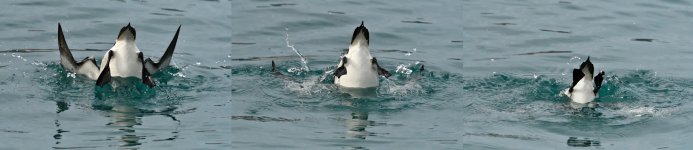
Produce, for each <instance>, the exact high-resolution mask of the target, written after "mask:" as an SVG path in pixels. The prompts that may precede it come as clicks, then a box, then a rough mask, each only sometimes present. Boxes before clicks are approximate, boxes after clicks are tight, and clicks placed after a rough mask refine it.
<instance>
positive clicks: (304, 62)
mask: <svg viewBox="0 0 693 150" xmlns="http://www.w3.org/2000/svg"><path fill="white" fill-rule="evenodd" d="M284 34H285V35H286V36H285V37H286V38H285V39H284V41H285V42H286V47H288V48H291V50H293V51H294V53H296V55H298V57H300V58H301V63H303V64H302V66H303V70H305V71H310V68H308V60H307V59H306V57H303V55H301V52H299V51H298V49H296V47H294V45H291V43H290V42H289V28H288V27H286V28H284Z"/></svg>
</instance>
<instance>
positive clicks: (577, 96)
mask: <svg viewBox="0 0 693 150" xmlns="http://www.w3.org/2000/svg"><path fill="white" fill-rule="evenodd" d="M593 74H594V65H593V64H592V62H590V59H589V57H588V58H587V60H586V61H585V62H583V63H582V64H581V65H580V69H573V83H572V84H571V87H570V88H568V89H566V90H565V92H564V93H563V94H565V95H566V96H568V97H570V99H571V101H572V102H575V103H578V104H587V103H590V102H592V101H594V99H595V98H596V97H597V95H598V92H599V89H600V88H601V86H602V81H603V80H604V71H601V72H599V74H598V75H597V76H595V77H594V78H593Z"/></svg>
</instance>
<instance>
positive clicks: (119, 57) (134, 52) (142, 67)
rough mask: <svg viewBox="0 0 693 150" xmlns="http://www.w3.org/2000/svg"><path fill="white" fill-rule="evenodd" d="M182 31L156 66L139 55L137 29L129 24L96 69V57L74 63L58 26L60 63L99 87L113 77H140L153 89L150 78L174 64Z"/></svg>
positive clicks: (150, 60)
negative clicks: (175, 52)
mask: <svg viewBox="0 0 693 150" xmlns="http://www.w3.org/2000/svg"><path fill="white" fill-rule="evenodd" d="M179 32H180V26H178V30H176V34H175V35H174V36H173V40H171V43H170V44H169V45H168V48H167V49H166V52H164V55H163V56H161V58H160V59H159V62H158V63H157V62H154V61H152V59H150V58H147V59H146V60H145V59H144V54H143V53H142V52H140V50H139V48H137V45H136V42H135V38H136V32H135V28H133V27H132V26H130V23H128V25H127V26H125V27H123V28H121V29H120V33H119V34H118V37H117V38H116V41H115V44H114V45H113V47H111V48H110V49H109V50H108V51H107V52H106V54H105V55H104V57H103V59H102V60H101V65H99V66H97V64H96V60H95V59H94V58H93V57H87V58H84V60H82V61H80V62H77V61H75V59H74V57H73V56H72V53H71V52H70V48H68V46H67V42H66V41H65V36H64V35H63V30H62V27H61V26H60V23H58V46H59V51H60V64H62V66H63V67H64V68H65V69H67V70H69V71H72V72H74V73H76V74H80V75H84V76H86V77H87V78H89V79H92V80H96V85H98V86H101V87H103V85H105V84H106V83H108V82H110V81H111V77H137V78H139V79H142V82H143V83H145V84H146V85H148V86H149V87H154V86H156V84H155V83H154V81H153V80H152V78H151V75H152V74H154V73H156V72H158V71H159V70H161V69H163V68H166V67H167V66H168V65H169V63H170V62H171V57H172V56H173V51H174V49H175V48H176V42H177V41H178V33H179Z"/></svg>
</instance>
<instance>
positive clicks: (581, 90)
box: [566, 78, 596, 104]
mask: <svg viewBox="0 0 693 150" xmlns="http://www.w3.org/2000/svg"><path fill="white" fill-rule="evenodd" d="M567 92H568V91H566V95H568V97H570V99H571V100H572V101H573V102H576V103H580V104H585V103H589V102H592V101H593V100H594V98H595V97H596V96H595V94H594V83H593V82H592V80H589V79H586V78H582V79H580V81H578V83H577V84H575V87H573V92H572V93H567Z"/></svg>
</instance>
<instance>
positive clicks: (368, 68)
mask: <svg viewBox="0 0 693 150" xmlns="http://www.w3.org/2000/svg"><path fill="white" fill-rule="evenodd" d="M368 40H369V35H368V29H366V27H365V26H363V22H362V23H361V26H359V27H357V28H356V30H354V35H353V36H352V40H351V45H350V46H349V51H348V52H347V54H346V55H345V56H343V57H342V59H341V61H340V62H339V64H338V65H337V70H335V73H334V76H335V80H334V83H335V84H337V85H339V86H342V87H346V88H371V87H377V86H378V85H379V81H378V79H379V75H383V76H385V77H389V76H390V73H389V72H387V71H386V70H385V69H383V68H381V67H380V65H379V64H378V61H377V59H376V58H374V57H373V56H371V52H370V49H369V48H368V45H369V42H368Z"/></svg>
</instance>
